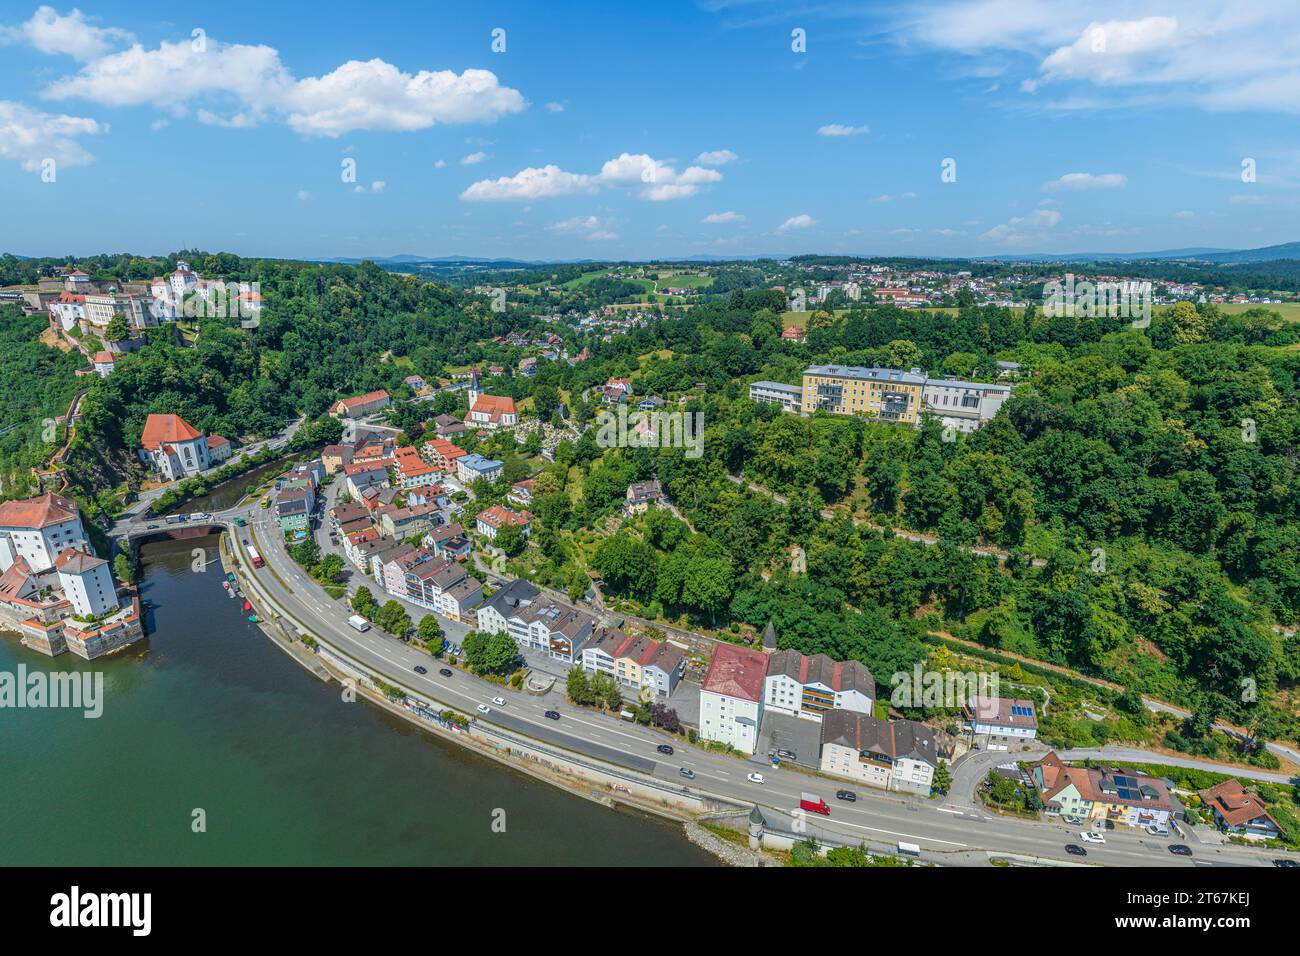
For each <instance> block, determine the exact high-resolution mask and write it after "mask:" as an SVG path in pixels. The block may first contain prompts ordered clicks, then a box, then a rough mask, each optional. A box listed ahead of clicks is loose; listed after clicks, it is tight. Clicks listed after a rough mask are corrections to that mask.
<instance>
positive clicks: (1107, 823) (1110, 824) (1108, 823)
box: [1099, 820, 1115, 830]
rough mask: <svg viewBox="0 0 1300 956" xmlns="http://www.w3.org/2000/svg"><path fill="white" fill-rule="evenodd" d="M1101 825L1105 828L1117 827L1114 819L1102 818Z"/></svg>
mask: <svg viewBox="0 0 1300 956" xmlns="http://www.w3.org/2000/svg"><path fill="white" fill-rule="evenodd" d="M1099 826H1100V827H1101V828H1102V829H1103V830H1113V829H1115V821H1114V820H1102V821H1101V822H1100V824H1099Z"/></svg>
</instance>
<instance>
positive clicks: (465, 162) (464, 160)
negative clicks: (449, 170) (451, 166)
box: [460, 152, 488, 166]
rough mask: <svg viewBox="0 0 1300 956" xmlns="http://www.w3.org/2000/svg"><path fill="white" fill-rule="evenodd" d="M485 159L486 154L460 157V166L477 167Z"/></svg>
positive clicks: (471, 154)
mask: <svg viewBox="0 0 1300 956" xmlns="http://www.w3.org/2000/svg"><path fill="white" fill-rule="evenodd" d="M487 158H488V154H487V153H484V152H477V153H470V154H469V155H468V156H462V157H461V159H460V164H461V165H462V166H477V165H478V164H479V163H481V162H483V160H485V159H487Z"/></svg>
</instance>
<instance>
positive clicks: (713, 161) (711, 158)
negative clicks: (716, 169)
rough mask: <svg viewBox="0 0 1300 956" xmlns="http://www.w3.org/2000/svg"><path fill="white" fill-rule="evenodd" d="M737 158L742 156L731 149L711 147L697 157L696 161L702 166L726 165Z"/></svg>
mask: <svg viewBox="0 0 1300 956" xmlns="http://www.w3.org/2000/svg"><path fill="white" fill-rule="evenodd" d="M737 159H740V157H739V156H737V155H736V154H735V153H733V152H732V151H731V150H729V149H711V150H709V151H708V152H704V153H700V155H698V156H696V157H695V161H696V162H697V163H699V164H700V165H701V166H725V165H726V164H727V163H731V162H735V161H736V160H737Z"/></svg>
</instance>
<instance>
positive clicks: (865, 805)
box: [114, 504, 1278, 866]
mask: <svg viewBox="0 0 1300 956" xmlns="http://www.w3.org/2000/svg"><path fill="white" fill-rule="evenodd" d="M273 515H274V512H273V510H264V509H261V508H260V507H258V506H257V505H256V504H246V505H241V506H238V507H236V508H232V509H230V510H228V511H224V512H221V513H218V514H214V515H213V516H212V520H213V523H218V524H222V525H224V526H226V527H227V528H228V529H229V530H230V531H231V532H232V533H233V535H232V536H233V538H234V540H235V542H236V546H237V547H239V548H241V549H245V551H246V548H247V547H248V546H249V545H250V544H251V545H254V546H256V547H257V549H258V551H259V553H260V554H261V555H262V557H263V559H264V560H265V562H266V567H264V568H262V569H260V570H256V571H253V570H251V566H249V565H247V562H245V565H246V566H248V567H250V572H249V573H251V574H254V575H256V580H257V581H258V584H259V586H260V587H261V588H263V589H264V590H265V592H266V593H267V595H268V596H269V597H270V598H271V599H272V600H273V601H274V602H275V603H276V604H278V605H279V606H280V607H281V608H282V609H283V610H284V611H285V612H286V614H287V615H288V616H289V617H291V618H293V619H294V620H296V621H298V622H300V623H301V624H302V625H303V626H304V627H305V628H306V629H307V630H309V631H310V632H311V633H312V634H313V635H314V636H315V637H316V638H318V639H320V640H323V641H324V642H325V643H328V644H329V645H331V646H333V647H334V648H336V649H337V650H339V651H340V652H342V653H343V654H345V655H347V656H348V657H350V658H352V659H353V660H355V661H357V662H358V663H361V664H363V665H364V666H366V667H367V668H369V669H371V670H372V671H373V672H374V673H375V674H376V675H377V676H379V677H381V678H382V679H384V680H385V682H388V683H394V684H400V685H401V686H403V687H405V688H406V689H407V690H409V691H412V692H415V693H417V694H422V695H427V697H429V698H430V699H431V700H432V701H434V702H437V703H439V704H442V705H445V706H447V707H450V708H452V709H454V710H457V711H459V712H462V713H464V714H465V715H467V716H472V717H474V718H475V719H477V720H480V721H487V722H490V723H494V724H497V725H499V726H501V727H502V728H505V729H508V730H511V731H513V732H515V733H518V734H521V735H524V736H527V737H529V738H532V739H535V740H538V741H542V742H546V743H549V744H551V745H554V746H558V747H562V748H564V749H566V750H570V751H573V752H575V753H578V754H586V755H588V756H591V757H595V758H598V759H600V760H602V761H606V762H609V763H613V764H617V765H620V766H622V767H625V768H627V769H629V770H632V771H636V772H639V773H644V774H649V775H651V776H653V777H654V778H656V779H658V780H660V781H662V782H664V783H665V784H667V785H671V786H684V787H689V788H690V789H691V790H693V791H694V790H698V791H703V792H705V793H708V794H711V795H715V796H718V797H722V798H725V799H729V800H733V801H737V802H741V803H746V804H748V803H756V804H758V805H759V806H760V807H761V808H762V809H763V810H764V813H765V816H766V817H767V818H768V820H769V822H770V823H772V824H773V825H774V826H778V827H783V828H785V829H794V827H793V823H792V820H793V811H794V808H796V807H797V806H798V802H799V794H800V793H801V792H803V791H811V792H814V793H816V794H818V795H819V796H822V797H823V798H824V799H825V800H826V801H827V802H828V803H829V804H831V812H830V817H829V818H824V819H823V818H820V817H817V816H814V815H811V814H809V815H807V816H808V821H807V825H806V832H809V833H811V834H814V835H819V836H825V837H827V838H829V839H831V840H835V841H839V842H849V843H857V842H861V841H865V842H866V843H868V845H869V846H871V847H872V848H874V849H876V850H884V849H888V848H891V847H893V846H895V845H896V844H897V843H898V842H899V841H904V842H908V843H915V844H917V845H918V846H920V847H921V848H922V851H923V859H925V860H928V861H932V862H936V863H949V864H986V863H987V862H988V853H989V852H994V853H1006V854H1018V855H1022V856H1026V857H1036V858H1039V859H1041V860H1043V861H1052V862H1057V863H1061V864H1077V863H1078V862H1080V860H1079V859H1078V858H1076V857H1072V856H1070V855H1068V854H1067V853H1066V852H1065V850H1064V846H1065V844H1066V843H1080V842H1081V841H1080V839H1079V836H1078V833H1077V829H1076V830H1070V829H1068V828H1066V827H1065V826H1064V825H1062V824H1058V823H1051V822H1035V821H1024V820H1016V819H1009V818H1005V817H1001V816H997V815H994V814H991V813H989V812H988V811H987V810H985V809H984V808H982V807H979V806H977V805H976V804H975V803H974V801H973V800H972V799H971V788H972V787H973V783H974V782H977V781H978V780H979V779H982V777H983V776H984V774H986V773H987V769H981V770H980V771H979V772H977V773H972V771H971V770H969V769H968V768H967V767H965V766H963V765H964V764H965V761H962V762H960V763H958V764H957V765H956V766H955V767H954V776H955V778H959V779H960V780H961V781H962V782H963V785H964V786H966V787H967V789H966V792H965V794H962V793H960V792H959V788H957V787H954V793H953V795H951V796H949V797H947V798H943V799H931V800H926V799H923V798H919V797H910V796H905V795H902V794H894V793H885V792H883V791H879V790H874V789H872V788H869V787H866V786H865V785H859V784H854V783H852V782H850V781H837V780H835V779H833V778H828V777H819V776H814V775H812V774H809V773H805V772H804V771H801V770H798V769H794V768H790V767H781V768H779V769H778V768H773V767H772V766H771V765H770V762H768V761H766V760H763V759H761V758H758V757H753V758H749V759H747V760H746V759H741V758H739V757H736V756H728V755H725V754H721V753H716V752H711V751H707V750H704V749H703V748H700V747H695V746H691V745H690V744H688V743H686V742H685V740H684V738H681V737H676V736H670V735H667V734H665V733H662V732H660V731H657V730H653V729H651V728H648V727H641V726H639V725H636V724H631V723H627V722H624V721H621V720H619V719H618V718H616V717H612V716H609V715H606V714H602V713H598V712H595V711H592V710H589V709H585V708H581V707H578V706H576V705H573V704H570V703H569V702H568V701H567V700H565V699H564V696H563V688H562V686H561V687H560V689H559V690H557V691H552V692H551V693H549V694H548V695H546V696H545V697H537V696H534V695H531V694H528V693H526V692H523V691H513V690H510V689H508V688H505V687H502V686H501V685H499V684H494V683H491V682H488V681H484V680H481V679H479V678H477V677H474V676H473V675H471V674H469V673H468V672H467V671H465V670H464V669H461V668H451V676H450V677H444V676H442V675H440V674H439V669H440V668H442V667H443V666H444V665H443V664H442V663H441V662H439V661H437V660H434V659H431V658H430V657H429V655H428V654H426V653H424V652H423V651H421V650H417V649H415V648H413V647H411V646H409V645H407V644H405V643H403V642H402V641H399V640H398V639H396V638H394V637H392V636H390V635H388V634H385V633H383V632H382V631H380V630H379V629H377V628H372V629H371V630H369V631H366V632H364V633H362V632H358V631H356V630H355V629H353V628H352V627H350V626H349V625H348V623H347V619H348V616H349V615H350V613H351V612H350V610H349V608H348V607H347V605H346V604H345V603H344V602H343V601H341V600H334V599H332V598H331V597H330V596H329V595H328V594H327V593H326V592H325V591H324V589H323V588H321V586H320V585H319V584H317V583H316V582H315V581H313V580H311V578H309V577H308V576H307V574H306V573H305V572H304V571H303V570H302V569H301V568H300V567H298V565H297V564H296V563H295V562H294V561H293V559H292V558H291V557H290V556H289V554H288V552H287V550H286V548H285V546H284V541H283V537H282V535H281V534H280V531H279V528H278V526H277V524H276V522H275V519H274V517H273ZM238 517H243V518H245V519H246V520H247V521H248V522H249V523H248V526H246V527H237V526H235V525H234V524H233V522H234V520H235V519H236V518H238ZM145 520H147V519H145ZM144 525H145V521H144V520H141V519H128V520H127V521H124V522H120V523H119V524H118V525H117V526H116V527H115V528H114V534H120V533H123V532H129V531H132V530H134V531H139V530H142V527H143V526H144ZM355 573H356V572H355V571H354V574H355ZM214 586H215V579H214ZM372 589H374V588H372ZM380 594H382V591H378V590H376V595H377V596H378V595H380ZM442 623H443V624H444V625H450V624H451V623H452V622H447V621H442ZM416 665H422V666H424V667H426V668H427V669H428V673H427V674H424V675H421V674H418V673H416V672H415V670H414V668H415V666H416ZM495 697H503V698H505V700H506V703H505V705H504V706H498V705H496V704H493V703H491V701H492V699H493V698H495ZM480 704H486V705H487V706H489V707H490V708H491V713H490V714H488V715H482V714H478V713H477V712H476V708H477V707H478V706H479V705H480ZM547 710H553V711H557V712H558V713H559V714H560V719H559V720H558V721H555V720H550V719H547V718H546V717H545V716H544V713H545V711H547ZM664 743H669V744H671V745H672V746H673V747H674V748H675V751H676V752H675V754H674V755H673V756H671V757H670V756H663V755H660V754H659V753H657V751H656V747H657V746H658V745H660V744H664ZM973 756H974V757H979V758H981V759H982V760H983V761H993V758H994V757H995V756H998V755H992V754H977V755H973ZM1007 759H1011V758H1010V757H1009V756H1008V755H1006V754H1002V755H1000V759H999V760H997V761H993V762H1001V761H1004V760H1007ZM972 766H974V765H973V764H972ZM683 767H685V768H688V769H689V770H691V771H693V772H694V774H695V777H694V779H689V780H688V779H685V778H683V777H682V776H681V775H680V772H679V771H680V768H683ZM753 772H758V773H761V774H762V775H763V776H764V778H765V781H764V782H763V783H762V784H758V783H753V782H750V781H749V780H748V779H747V775H748V774H750V773H753ZM841 788H844V789H851V790H853V791H855V792H856V793H857V795H858V801H857V802H856V803H845V802H841V801H838V800H836V799H835V791H836V790H838V789H841ZM1106 841H1107V842H1106V844H1105V845H1104V846H1095V845H1094V846H1089V847H1088V848H1087V849H1088V856H1087V858H1086V860H1085V861H1082V862H1086V863H1088V864H1105V865H1111V866H1224V865H1227V866H1233V865H1236V866H1241V865H1256V866H1258V865H1265V866H1267V865H1270V861H1271V859H1272V858H1273V857H1274V856H1277V855H1278V854H1276V853H1270V852H1268V851H1252V850H1248V849H1245V848H1240V847H1235V846H1231V845H1229V846H1217V845H1215V846H1210V845H1206V844H1201V843H1199V842H1197V841H1196V840H1195V838H1193V839H1191V840H1189V841H1187V842H1188V843H1189V845H1191V846H1192V848H1193V852H1194V854H1195V855H1194V856H1193V857H1191V858H1186V857H1176V856H1173V855H1172V854H1170V853H1169V851H1168V845H1169V844H1170V843H1171V842H1176V841H1175V840H1169V839H1159V838H1154V837H1150V836H1148V835H1147V834H1146V833H1144V832H1141V831H1130V830H1128V829H1127V828H1121V829H1117V830H1112V831H1108V832H1107V833H1106Z"/></svg>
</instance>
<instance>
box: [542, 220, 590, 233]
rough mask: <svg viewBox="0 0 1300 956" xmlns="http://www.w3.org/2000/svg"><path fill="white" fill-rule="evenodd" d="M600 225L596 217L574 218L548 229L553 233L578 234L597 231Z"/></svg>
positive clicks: (554, 224) (553, 224)
mask: <svg viewBox="0 0 1300 956" xmlns="http://www.w3.org/2000/svg"><path fill="white" fill-rule="evenodd" d="M599 225H600V220H599V219H597V218H596V217H595V216H574V217H573V218H572V219H564V220H561V221H560V222H553V223H551V224H550V225H549V226H547V227H546V228H547V229H549V230H550V231H551V232H578V231H581V230H586V229H595V228H596V227H597V226H599Z"/></svg>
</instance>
